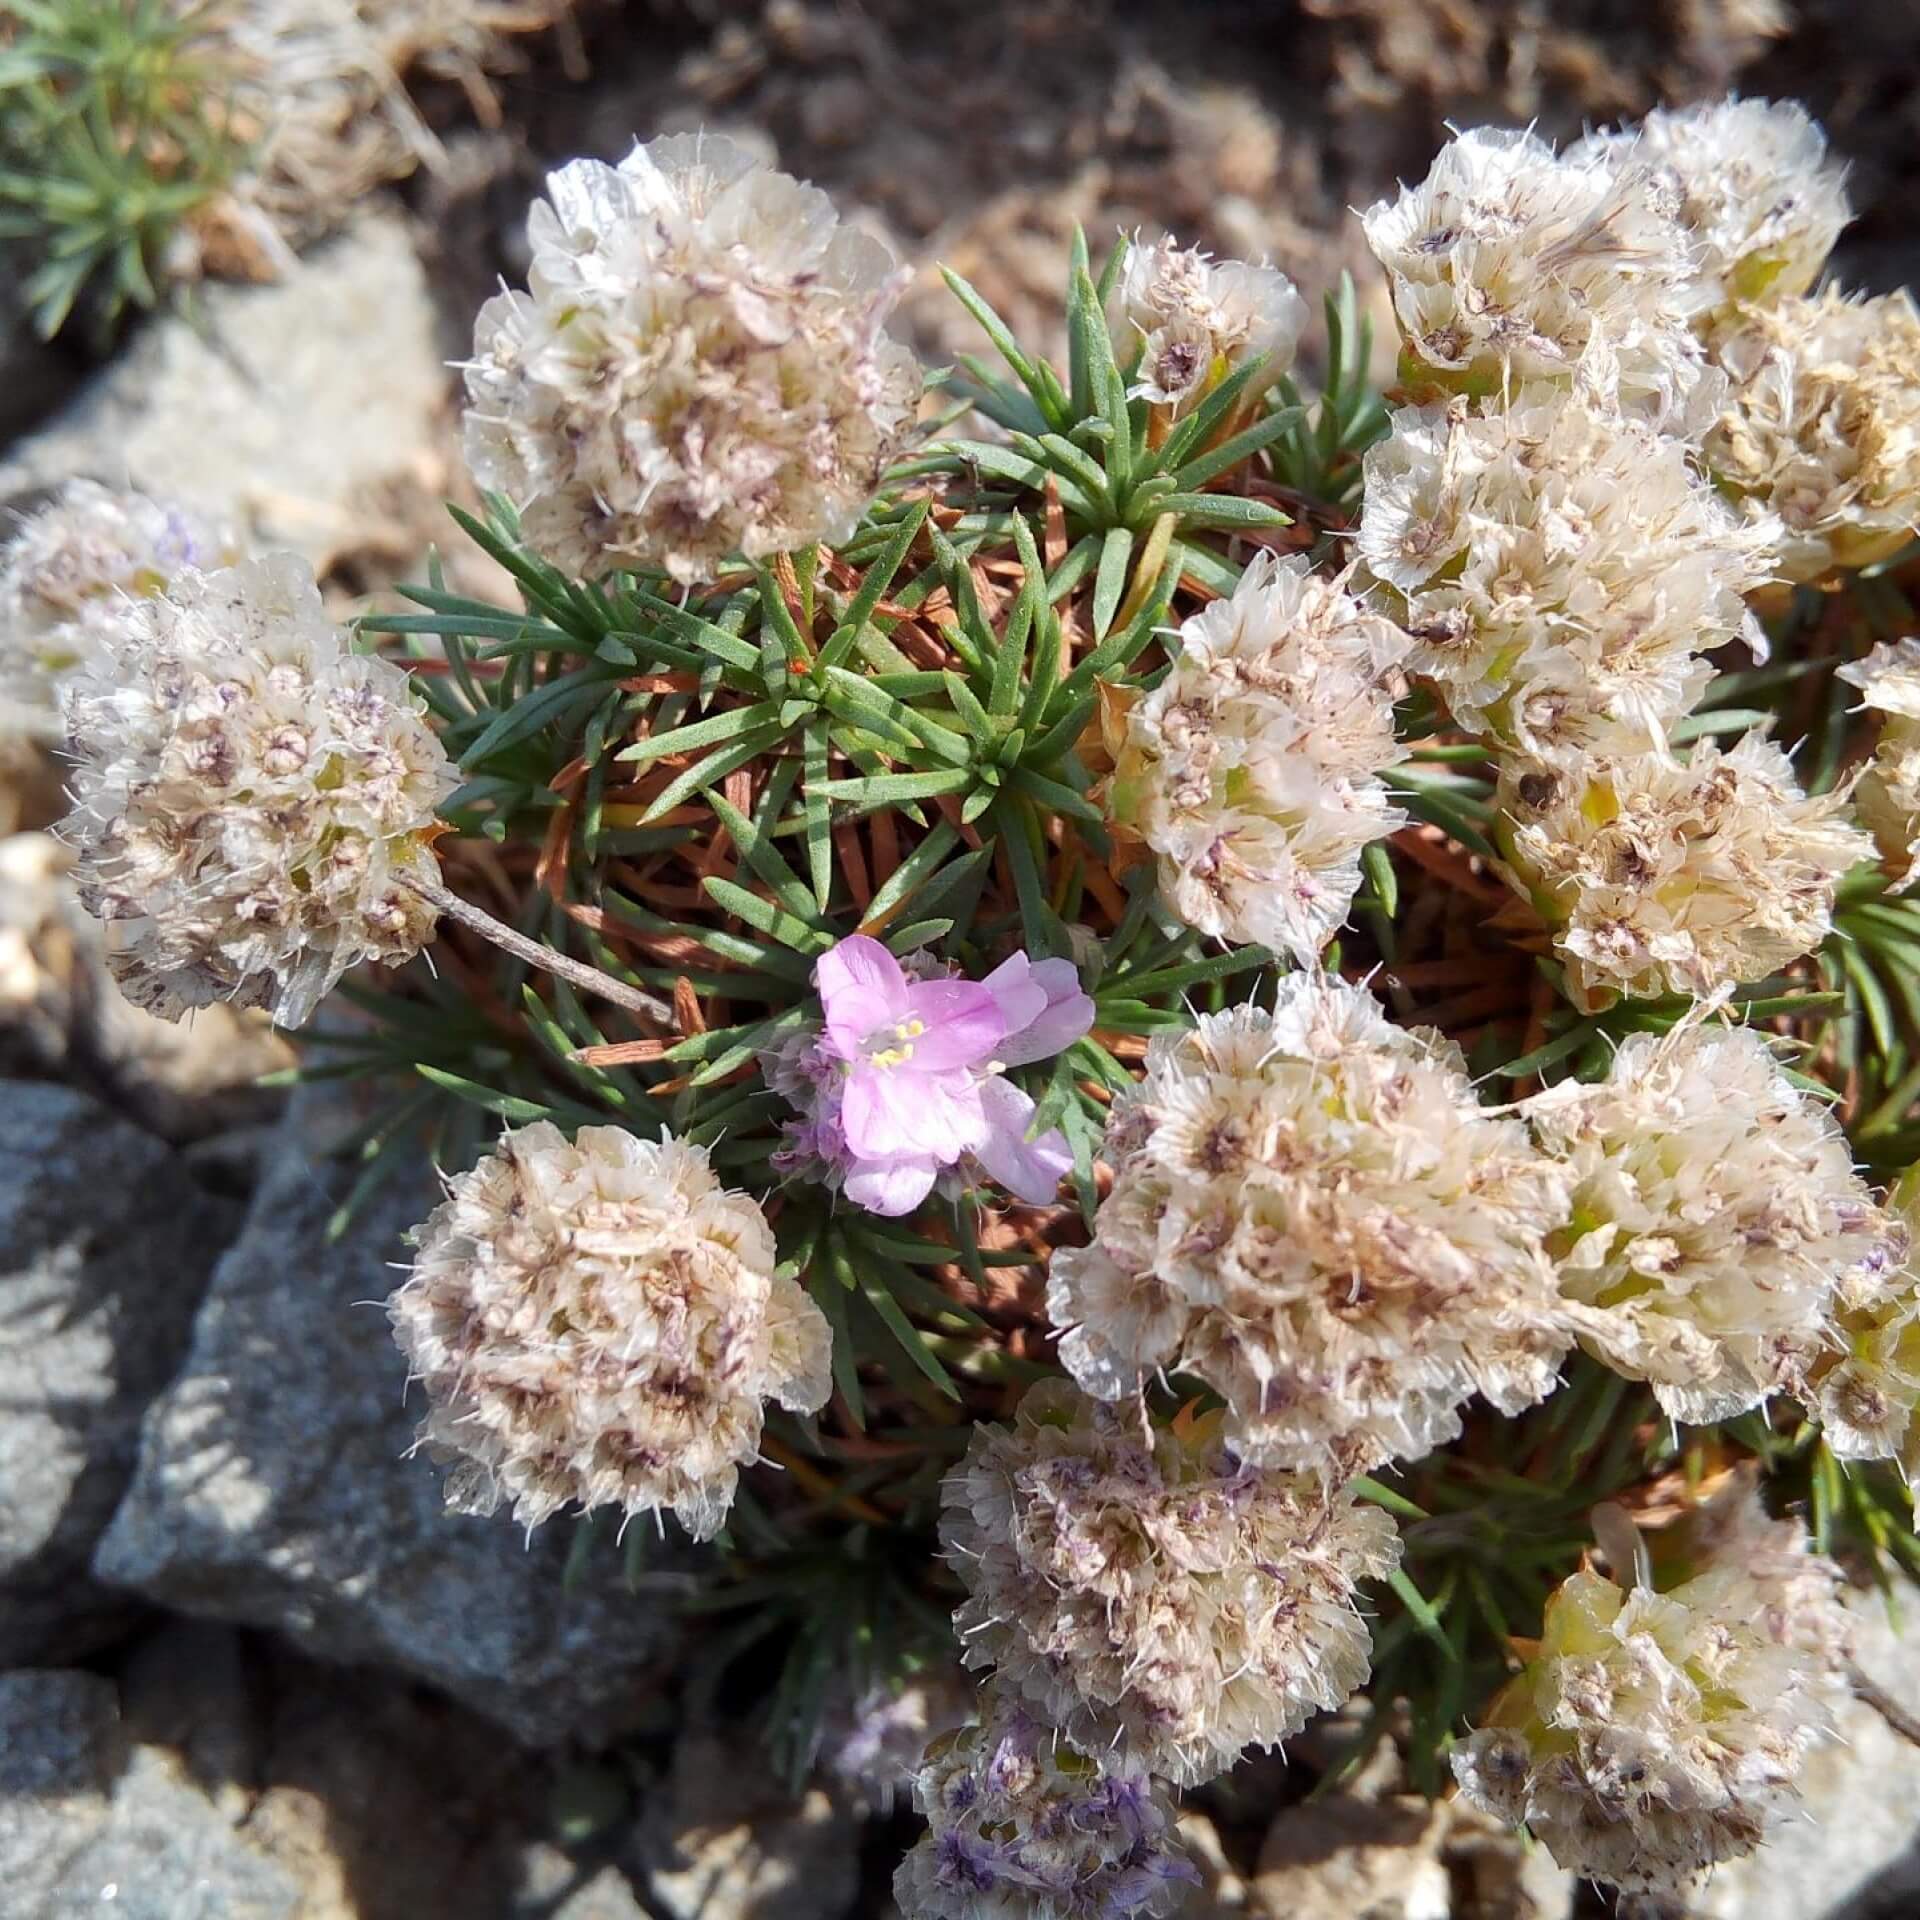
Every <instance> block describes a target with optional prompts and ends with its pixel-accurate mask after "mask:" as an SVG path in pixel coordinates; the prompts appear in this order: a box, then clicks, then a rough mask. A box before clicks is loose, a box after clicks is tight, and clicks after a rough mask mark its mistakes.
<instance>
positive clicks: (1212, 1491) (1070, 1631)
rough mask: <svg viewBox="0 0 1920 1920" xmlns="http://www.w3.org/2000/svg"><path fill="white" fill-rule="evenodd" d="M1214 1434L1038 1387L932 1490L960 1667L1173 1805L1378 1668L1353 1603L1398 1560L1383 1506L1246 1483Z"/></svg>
mask: <svg viewBox="0 0 1920 1920" xmlns="http://www.w3.org/2000/svg"><path fill="white" fill-rule="evenodd" d="M1220 1427H1221V1422H1220V1417H1219V1415H1218V1414H1212V1415H1207V1416H1203V1417H1201V1418H1198V1419H1193V1418H1188V1419H1184V1420H1182V1421H1179V1422H1176V1423H1175V1424H1174V1425H1173V1426H1172V1427H1154V1428H1151V1429H1148V1428H1146V1427H1144V1426H1143V1423H1142V1420H1141V1418H1140V1416H1139V1415H1138V1413H1137V1412H1133V1411H1128V1410H1120V1409H1115V1408H1111V1407H1105V1406H1101V1405H1099V1404H1097V1403H1094V1402H1090V1401H1088V1400H1087V1399H1086V1397H1085V1396H1084V1395H1082V1394H1080V1393H1079V1392H1077V1391H1076V1390H1075V1389H1074V1388H1073V1387H1071V1386H1070V1385H1068V1384H1067V1383H1066V1382H1065V1381H1060V1380H1047V1381H1042V1382H1041V1383H1040V1384H1039V1385H1037V1386H1035V1387H1033V1388H1032V1389H1031V1390H1030V1391H1029V1392H1028V1394H1027V1396H1026V1398H1025V1399H1024V1400H1023V1401H1022V1402H1021V1404H1020V1410H1019V1412H1018V1414H1017V1415H1016V1416H1015V1418H1014V1422H1013V1424H1012V1426H1011V1427H986V1426H982V1427H977V1428H976V1429H975V1430H974V1437H973V1444H972V1446H971V1447H970V1448H969V1449H968V1452H967V1458H966V1460H965V1462H964V1463H963V1464H962V1465H961V1467H960V1468H959V1469H958V1470H957V1471H956V1472H955V1473H954V1474H953V1475H952V1476H951V1477H950V1478H949V1479H948V1481H947V1483H946V1486H945V1488H944V1512H943V1518H942V1528H941V1532H942V1537H943V1538H944V1540H945V1542H946V1547H947V1557H948V1559H949V1560H950V1561H951V1563H952V1565H953V1568H954V1570H955V1572H956V1573H958V1574H959V1576H960V1580H961V1583H962V1584H963V1585H964V1586H965V1587H966V1589H967V1591H968V1594H969V1596H970V1597H969V1599H968V1600H967V1603H966V1604H965V1605H964V1606H963V1607H962V1608H961V1609H960V1611H959V1612H958V1613H957V1614H956V1615H955V1616H954V1623H955V1625H956V1627H957V1628H958V1630H959V1633H960V1639H961V1643H962V1645H963V1646H964V1647H965V1649H966V1655H965V1658H966V1662H967V1664H968V1665H969V1666H971V1667H986V1666H991V1667H994V1668H996V1669H997V1672H998V1679H999V1682H1000V1684H1002V1685H1003V1686H1004V1687H1006V1688H1008V1689H1010V1690H1011V1691H1013V1692H1016V1693H1018V1694H1019V1695H1020V1697H1021V1698H1022V1699H1023V1700H1024V1701H1025V1703H1026V1706H1027V1708H1028V1710H1029V1711H1030V1712H1032V1713H1034V1714H1035V1715H1037V1716H1038V1717H1039V1718H1040V1719H1041V1720H1042V1721H1044V1722H1045V1723H1046V1724H1047V1725H1048V1726H1050V1727H1054V1728H1057V1729H1058V1730H1059V1731H1060V1732H1061V1733H1062V1734H1064V1735H1065V1736H1066V1737H1067V1738H1068V1739H1069V1740H1071V1741H1072V1742H1073V1744H1074V1745H1075V1746H1077V1747H1079V1748H1081V1749H1082V1750H1083V1751H1084V1752H1087V1753H1094V1754H1101V1755H1106V1754H1109V1753H1124V1754H1125V1755H1126V1756H1127V1757H1128V1758H1129V1759H1133V1760H1137V1761H1139V1762H1140V1763H1141V1764H1143V1765H1144V1766H1146V1767H1147V1768H1148V1769H1149V1770H1150V1771H1152V1772H1154V1773H1158V1774H1164V1775H1166V1776H1167V1777H1168V1778H1169V1779H1171V1780H1172V1781H1173V1782H1174V1783H1175V1784H1176V1785H1178V1786H1192V1785H1195V1784H1196V1783H1198V1782H1200V1781H1203V1780H1210V1779H1211V1778H1213V1776H1214V1775H1215V1774H1217V1773H1222V1772H1224V1771H1225V1770H1226V1769H1227V1768H1228V1767H1230V1766H1232V1765H1233V1763H1234V1762H1235V1761H1236V1760H1238V1759H1239V1758H1240V1756H1241V1754H1242V1753H1243V1752H1245V1751H1246V1749H1247V1748H1249V1747H1256V1746H1257V1747H1271V1746H1275V1745H1277V1744H1278V1743H1279V1742H1280V1741H1282V1740H1284V1739H1286V1738H1287V1737H1288V1736H1290V1735H1292V1734H1295V1733H1297V1732H1299V1730H1300V1729H1301V1728H1302V1727H1303V1726H1305V1725H1306V1723H1307V1721H1308V1720H1309V1719H1310V1718H1311V1717H1312V1716H1313V1715H1314V1714H1315V1713H1317V1712H1319V1711H1321V1710H1323V1709H1333V1708H1337V1707H1339V1706H1341V1705H1342V1704H1343V1703H1344V1702H1345V1701H1346V1699H1347V1697H1348V1696H1349V1695H1350V1694H1351V1693H1352V1692H1353V1691H1354V1689H1355V1688H1356V1687H1358V1686H1360V1685H1361V1684H1362V1682H1364V1681H1365V1679H1366V1677H1367V1670H1368V1660H1369V1653H1370V1649H1371V1638H1370V1635H1369V1633H1368V1630H1367V1624H1366V1621H1365V1620H1364V1619H1363V1618H1362V1617H1361V1614H1360V1611H1359V1608H1358V1606H1357V1605H1356V1601H1355V1587H1356V1585H1357V1584H1358V1583H1359V1582H1360V1581H1362V1580H1377V1579H1381V1578H1384V1577H1385V1576H1386V1575H1387V1574H1389V1573H1391V1572H1392V1571H1393V1569H1394V1568H1395V1566H1397V1565H1398V1563H1399V1557H1400V1543H1399V1539H1398V1536H1397V1535H1396V1533H1395V1530H1394V1526H1393V1522H1392V1521H1391V1520H1389V1519H1388V1518H1387V1516H1386V1515H1385V1514H1384V1513H1382V1512H1381V1511H1380V1510H1379V1509H1378V1508H1377V1507H1371V1506H1365V1505H1361V1504H1358V1503H1357V1502H1356V1501H1355V1500H1354V1499H1353V1497H1352V1495H1351V1494H1350V1493H1345V1492H1338V1491H1336V1492H1331V1493H1330V1492H1329V1491H1328V1489H1327V1488H1325V1487H1324V1486H1323V1485H1322V1484H1321V1483H1320V1481H1319V1480H1318V1479H1316V1478H1313V1477H1310V1476H1301V1475H1294V1474H1286V1473H1274V1472H1267V1471H1262V1470H1260V1469H1258V1468H1255V1467H1251V1466H1249V1465H1247V1464H1246V1462H1244V1461H1243V1460H1241V1459H1240V1458H1238V1456H1237V1455H1236V1454H1235V1453H1234V1452H1233V1451H1232V1449H1231V1448H1230V1447H1229V1446H1227V1445H1226V1444H1225V1443H1224V1441H1223V1439H1222V1436H1221V1431H1220Z"/></svg>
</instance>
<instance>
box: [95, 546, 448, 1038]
mask: <svg viewBox="0 0 1920 1920" xmlns="http://www.w3.org/2000/svg"><path fill="white" fill-rule="evenodd" d="M66 722H67V736H68V750H69V752H70V753H71V754H72V756H73V759H74V763H75V764H74V767H73V771H72V775H71V778H70V787H71V791H72V795H73V812H72V814H71V815H70V816H69V818H68V821H67V823H66V827H65V832H66V834H67V836H68V838H69V839H70V840H71V841H72V842H73V845H74V847H75V849H76V852H77V855H78V880H79V885H80V892H81V897H82V899H83V900H84V901H85V903H86V905H87V907H88V909H89V911H91V912H93V913H95V914H97V915H98V916H99V917H100V918H101V919H103V920H108V921H113V922H116V923H118V924H119V926H120V929H121V933H122V935H123V938H122V939H121V940H120V941H119V942H118V943H116V945H115V947H114V948H113V950H112V952H111V953H110V954H109V957H108V964H109V965H110V966H111V968H112V969H113V973H114V977H115V978H116V979H117V980H118V981H119V982H120V985H121V987H122V989H123V990H124V991H125V993H126V994H127V997H128V998H129V999H130V1000H132V1001H133V1002H134V1003H135V1004H136V1005H138V1006H142V1007H145V1008H146V1009H147V1010H148V1011H150V1012H153V1013H157V1014H160V1015H162V1016H163V1017H164V1018H167V1019H178V1018H179V1017H180V1016H181V1015H182V1014H183V1013H185V1012H187V1011H188V1010H190V1009H191V1008H194V1007H199V1006H206V1005H208V1004H210V1003H211V1002H213V1001H216V1000H227V1001H230V1002H231V1003H232V1004H234V1005H235V1006H239V1007H253V1006H257V1007H269V1008H271V1009H272V1011H273V1017H274V1019H275V1020H276V1021H277V1022H278V1023H279V1024H280V1025H282V1026H288V1027H295V1026H299V1025H301V1024H302V1023H303V1022H304V1021H305V1020H306V1019H307V1018H308V1017H309V1015H311V1013H312V1012H313V1009H314V1008H315V1006H317V1005H318V1003H319V1001H320V999H321V997H322V996H323V995H324V994H326V993H327V992H328V991H329V990H330V989H331V988H332V986H333V984H334V983H335V981H337V980H338V979H339V978H340V976H341V975H342V974H343V973H345V972H346V970H347V969H348V968H349V967H352V966H355V965H358V964H359V963H360V962H361V961H363V960H377V961H379V962H380V963H382V964H383V965H386V966H397V965H399V964H400V963H401V962H402V961H404V960H407V959H410V958H411V957H412V956H413V955H414V954H415V953H417V952H418V951H419V950H420V948H421V946H422V945H423V944H424V943H425V942H426V941H427V940H428V939H429V938H430V937H431V935H432V932H433V912H432V909H431V908H429V907H428V906H426V905H425V903H424V902H423V901H422V900H421V899H420V897H419V896H418V894H416V893H415V892H414V891H413V890H412V889H411V888H410V887H409V886H408V884H407V881H408V879H409V878H410V877H413V876H419V877H422V878H433V879H437V877H438V871H439V870H438V867H437V866H436V864H435V861H434V856H433V852H432V846H431V843H432V840H433V836H434V834H435V832H436V831H437V828H436V825H435V820H434V809H435V808H436V807H437V806H438V805H439V803H440V802H441V801H442V800H444V799H445V798H446V796H447V795H448V794H449V793H450V792H451V791H452V790H453V788H454V786H455V784H456V776H455V774H454V770H453V767H452V765H451V764H450V763H449V761H448V759H447V756H446V754H445V752H444V751H443V750H442V748H441V745H440V741H439V739H438V737H437V736H436V735H435V733H434V731H433V729H432V728H431V727H430V726H429V725H428V723H427V721H426V719H425V718H424V717H423V715H422V714H421V713H420V711H419V710H418V709H417V708H416V707H415V706H414V703H413V698H412V694H411V691H410V689H409V687H408V684H407V677H406V675H405V674H404V673H402V672H401V671H400V670H399V668H397V667H394V666H392V665H390V664H389V663H388V662H386V661H384V660H377V659H373V658H370V657H368V656H367V655H364V654H356V653H353V652H352V651H350V650H349V648H348V647H347V645H346V643H345V641H344V639H343V638H342V636H341V635H340V634H339V632H338V631H336V629H335V628H334V626H333V624H332V622H331V621H329V620H328V618H327V616H326V613H325V610H324V609H323V608H322V606H321V604H320V594H319V590H318V589H317V588H316V587H315V585H314V582H313V575H312V572H311V571H310V570H309V569H308V567H307V566H306V563H305V562H304V561H301V560H298V559H296V558H295V557H294V556H292V555H291V554H276V555H272V556H270V557H268V558H266V559H264V560H253V561H248V562H246V563H245V564H243V565H241V566H238V567H231V568H227V569H225V570H223V571H221V572H218V573H198V572H195V571H194V570H192V569H191V568H189V569H187V570H186V571H184V572H182V573H181V574H179V575H178V576H177V577H176V578H175V579H174V580H173V582H172V583H171V584H170V586H169V587H168V589H167V591H166V592H165V593H164V594H158V595H155V596H153V597H151V598H148V599H123V600H121V601H120V602H119V603H118V604H117V607H116V611H115V614H114V617H113V618H112V619H111V620H108V621H105V622H103V623H102V624H101V626H100V629H99V631H98V633H97V636H96V645H95V647H94V649H93V651H92V652H91V653H90V654H89V656H88V658H87V659H86V660H84V661H83V662H82V663H81V664H80V665H79V666H78V667H76V668H75V669H74V671H73V674H72V676H71V678H70V680H69V682H68V684H67V687H66Z"/></svg>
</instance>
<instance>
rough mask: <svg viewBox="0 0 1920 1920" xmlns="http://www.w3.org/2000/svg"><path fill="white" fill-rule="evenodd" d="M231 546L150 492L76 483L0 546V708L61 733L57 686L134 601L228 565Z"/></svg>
mask: <svg viewBox="0 0 1920 1920" xmlns="http://www.w3.org/2000/svg"><path fill="white" fill-rule="evenodd" d="M236 557H237V555H236V553H235V551H234V546H233V541H232V540H231V539H230V538H229V537H227V536H225V535H223V534H221V533H220V532H218V531H217V530H216V529H215V528H214V527H212V526H211V525H209V524H208V523H206V522H205V521H203V520H201V519H200V518H199V517H198V516H197V515H195V514H191V513H188V512H187V511H186V510H185V509H183V508H181V507H178V506H166V505H162V504H161V503H160V502H159V501H157V500H150V499H149V498H148V497H147V496H146V495H145V494H144V493H134V492H130V491H122V492H115V491H114V490H113V489H112V488H109V487H103V486H101V485H99V483H98V482H96V481H93V480H69V481H68V482H67V484H66V485H65V486H64V487H62V488H61V489H60V491H59V492H58V493H57V494H56V495H55V496H54V498H53V499H52V500H51V501H49V502H48V503H47V504H46V505H45V506H43V507H41V508H39V509H38V510H37V511H36V512H33V513H29V514H27V515H25V516H24V517H23V518H22V519H21V520H20V522H19V524H18V525H17V526H16V527H15V528H14V529H13V530H12V532H11V534H10V536H9V537H8V538H7V540H6V542H5V545H4V546H0V707H5V708H8V709H11V710H13V711H14V712H15V714H16V715H26V716H31V717H34V718H36V719H37V723H38V730H39V731H40V732H42V733H43V734H44V735H45V736H46V737H47V738H49V739H57V738H58V735H59V711H58V710H59V686H60V683H61V682H62V681H63V680H64V679H66V678H67V677H68V676H70V675H71V674H72V672H73V670H74V669H75V668H76V667H77V666H79V665H80V664H81V663H82V662H83V661H85V660H87V659H89V658H90V657H91V656H92V655H93V654H94V652H95V651H96V649H97V647H98V645H99V643H100V638H101V635H102V634H103V633H105V632H106V631H108V630H109V629H111V627H112V626H113V625H114V623H115V622H116V621H117V620H118V619H119V617H120V603H121V602H122V600H124V599H125V598H126V597H127V596H128V595H134V596H146V595H150V594H156V593H162V592H164V591H165V590H166V587H167V583H168V582H169V581H170V580H172V579H173V578H174V577H175V576H176V575H177V574H179V573H180V572H181V571H182V570H183V569H185V568H188V567H196V568H199V569H201V570H202V571H205V570H206V569H208V568H212V567H219V566H224V565H225V564H226V563H227V562H228V561H229V560H232V559H234V558H236Z"/></svg>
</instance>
